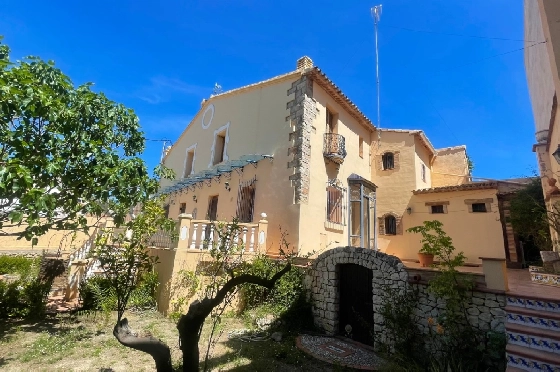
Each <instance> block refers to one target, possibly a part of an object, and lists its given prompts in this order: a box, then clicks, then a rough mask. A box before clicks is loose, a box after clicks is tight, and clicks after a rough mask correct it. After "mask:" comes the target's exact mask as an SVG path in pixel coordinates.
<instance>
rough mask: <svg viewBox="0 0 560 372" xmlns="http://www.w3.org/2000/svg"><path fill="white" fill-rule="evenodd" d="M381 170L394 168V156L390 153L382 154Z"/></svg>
mask: <svg viewBox="0 0 560 372" xmlns="http://www.w3.org/2000/svg"><path fill="white" fill-rule="evenodd" d="M382 158H383V170H388V169H393V168H395V155H393V153H392V152H386V153H385V154H383V157H382Z"/></svg>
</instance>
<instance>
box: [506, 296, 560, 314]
mask: <svg viewBox="0 0 560 372" xmlns="http://www.w3.org/2000/svg"><path fill="white" fill-rule="evenodd" d="M507 304H508V305H509V306H517V307H523V308H527V309H532V310H540V311H550V312H553V313H560V304H559V303H557V302H550V301H545V300H533V299H525V298H517V297H509V296H508V298H507Z"/></svg>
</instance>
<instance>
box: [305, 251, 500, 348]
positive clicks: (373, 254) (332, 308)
mask: <svg viewBox="0 0 560 372" xmlns="http://www.w3.org/2000/svg"><path fill="white" fill-rule="evenodd" d="M348 263H351V264H357V265H361V266H364V267H367V268H369V269H371V270H372V271H373V281H372V291H373V293H372V302H373V313H374V315H373V319H372V321H373V327H374V329H373V331H374V333H375V334H376V336H377V337H379V339H380V340H385V337H384V335H383V333H384V330H385V328H384V318H383V316H382V315H381V314H380V310H381V309H382V306H383V301H384V300H385V297H386V296H383V288H385V287H386V286H388V287H389V288H391V289H393V290H396V291H397V292H400V293H403V291H405V290H415V291H417V293H418V303H417V305H416V312H415V315H416V316H417V317H418V318H419V324H418V326H419V328H420V330H421V331H422V332H424V333H427V332H428V327H429V325H428V319H429V318H433V319H434V320H436V319H437V318H438V316H439V315H440V314H441V312H442V310H443V309H444V302H443V301H442V300H439V301H438V300H436V298H435V297H434V296H433V295H432V294H430V293H429V292H428V285H427V283H424V282H421V283H419V282H413V280H414V278H413V277H414V276H415V275H414V273H412V275H410V279H409V272H408V271H407V269H406V268H405V266H404V265H403V263H402V262H401V260H400V259H398V258H397V257H395V256H390V255H387V254H385V253H382V252H378V251H374V250H371V249H365V248H353V247H340V248H334V249H331V250H328V251H326V252H324V253H322V254H321V255H319V256H318V257H317V258H316V259H315V261H314V262H313V263H312V265H311V269H310V270H309V271H308V275H307V278H306V287H307V288H308V290H309V293H310V297H311V300H312V304H313V317H314V320H315V325H316V326H317V327H319V328H320V329H322V330H323V331H324V332H325V333H327V334H329V335H334V334H338V333H339V323H338V318H339V316H338V315H339V298H340V295H339V265H340V264H348ZM356 285H359V283H356ZM505 306H506V296H505V294H503V293H498V292H494V291H489V290H484V289H480V290H477V291H473V293H472V297H471V298H470V300H469V303H468V308H467V312H468V314H469V321H470V322H471V324H472V325H473V326H475V327H476V328H479V329H481V330H484V331H486V330H494V331H497V332H504V329H505V311H504V308H505Z"/></svg>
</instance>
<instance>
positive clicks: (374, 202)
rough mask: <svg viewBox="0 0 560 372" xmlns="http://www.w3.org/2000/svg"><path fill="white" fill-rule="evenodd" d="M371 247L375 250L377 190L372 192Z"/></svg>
mask: <svg viewBox="0 0 560 372" xmlns="http://www.w3.org/2000/svg"><path fill="white" fill-rule="evenodd" d="M373 249H375V250H376V251H377V192H375V193H374V194H373Z"/></svg>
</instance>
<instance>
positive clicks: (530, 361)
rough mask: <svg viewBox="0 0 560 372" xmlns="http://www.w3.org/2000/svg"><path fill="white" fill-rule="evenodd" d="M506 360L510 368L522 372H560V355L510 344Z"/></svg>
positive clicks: (507, 347) (507, 348)
mask: <svg viewBox="0 0 560 372" xmlns="http://www.w3.org/2000/svg"><path fill="white" fill-rule="evenodd" d="M506 360H507V364H508V368H509V367H515V368H519V369H521V370H522V371H547V372H560V355H558V354H554V353H549V352H546V351H540V350H535V349H529V348H527V347H523V346H518V345H511V344H508V345H507V346H506Z"/></svg>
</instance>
